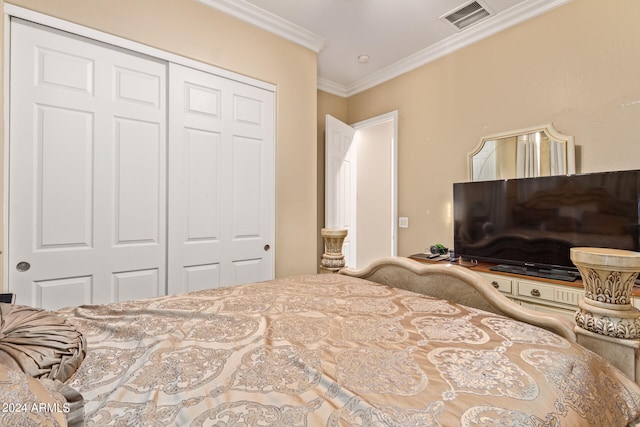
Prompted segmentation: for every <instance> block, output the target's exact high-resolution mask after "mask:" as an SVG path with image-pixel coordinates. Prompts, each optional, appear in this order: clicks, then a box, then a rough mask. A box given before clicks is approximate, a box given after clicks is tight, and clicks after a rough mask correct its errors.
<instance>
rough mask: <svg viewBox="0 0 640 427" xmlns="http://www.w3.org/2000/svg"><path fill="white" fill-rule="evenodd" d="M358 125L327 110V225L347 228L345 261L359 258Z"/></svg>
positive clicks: (344, 247) (349, 261) (350, 261)
mask: <svg viewBox="0 0 640 427" xmlns="http://www.w3.org/2000/svg"><path fill="white" fill-rule="evenodd" d="M354 135H355V129H353V128H352V127H351V126H349V125H347V124H346V123H343V122H341V121H340V120H338V119H336V118H335V117H333V116H331V115H329V114H327V116H326V125H325V227H326V228H346V229H347V230H348V234H347V237H346V239H345V241H344V246H343V249H342V251H343V253H344V256H345V264H346V265H347V266H354V265H353V263H354V262H355V259H356V256H355V254H356V244H355V242H356V221H355V218H356V161H355V160H356V156H355V155H354V153H353V150H352V146H353V137H354Z"/></svg>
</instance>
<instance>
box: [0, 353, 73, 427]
mask: <svg viewBox="0 0 640 427" xmlns="http://www.w3.org/2000/svg"><path fill="white" fill-rule="evenodd" d="M0 405H2V408H0V409H1V410H0V425H3V426H67V425H68V424H67V419H66V416H65V412H68V410H69V409H68V408H69V406H68V403H66V402H65V399H64V397H63V396H62V394H60V393H58V392H56V391H53V390H51V389H47V387H45V385H44V384H42V383H41V382H40V381H39V380H37V379H35V378H32V377H30V376H28V375H25V374H24V373H23V372H20V371H15V370H12V369H9V368H7V367H6V366H4V365H2V364H0Z"/></svg>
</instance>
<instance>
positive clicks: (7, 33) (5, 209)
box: [0, 5, 11, 292]
mask: <svg viewBox="0 0 640 427" xmlns="http://www.w3.org/2000/svg"><path fill="white" fill-rule="evenodd" d="M5 6H6V5H5ZM9 21H10V18H9V15H4V46H3V47H4V58H3V59H4V70H3V71H4V82H3V84H4V96H3V98H4V99H3V105H2V107H3V108H4V116H3V118H4V134H3V136H2V137H3V138H4V139H3V141H4V165H3V166H4V173H3V179H4V186H3V197H2V203H3V205H2V219H3V223H2V224H3V225H2V227H3V231H4V232H3V233H2V234H3V235H4V237H3V241H2V248H3V250H2V264H3V265H4V268H3V269H2V270H3V271H2V283H3V286H2V287H0V289H1V290H2V292H9V254H8V251H7V249H8V248H9V106H10V103H9V99H10V98H9V89H10V81H9V74H10V70H11V60H10V59H11V49H10V47H11V27H10V25H9Z"/></svg>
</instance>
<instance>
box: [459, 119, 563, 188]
mask: <svg viewBox="0 0 640 427" xmlns="http://www.w3.org/2000/svg"><path fill="white" fill-rule="evenodd" d="M574 173H576V166H575V145H574V142H573V136H567V135H563V134H561V133H559V132H558V131H556V130H555V129H554V128H553V125H551V124H549V125H545V126H538V127H532V128H526V129H520V130H517V131H512V132H505V133H500V134H495V135H490V136H487V137H484V138H482V139H481V140H480V143H479V144H478V145H477V146H476V148H475V149H474V150H473V151H472V152H471V153H469V179H470V180H471V181H489V180H495V179H509V178H528V177H536V176H547V175H571V174H574Z"/></svg>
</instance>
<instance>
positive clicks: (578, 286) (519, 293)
mask: <svg viewBox="0 0 640 427" xmlns="http://www.w3.org/2000/svg"><path fill="white" fill-rule="evenodd" d="M409 258H411V259H413V260H416V261H420V262H424V263H431V264H434V263H437V264H442V263H447V262H448V261H433V260H430V259H427V258H425V257H423V256H421V254H416V255H411V256H409ZM460 265H462V266H463V267H466V268H469V269H471V270H473V271H475V272H476V273H478V274H480V275H481V276H483V277H484V278H486V279H487V281H488V282H489V283H491V285H493V287H495V288H496V289H498V290H499V291H501V292H502V293H504V294H505V295H506V296H507V297H509V298H510V299H511V300H513V301H515V302H516V303H518V304H520V305H522V306H524V307H527V308H529V309H532V310H536V311H541V312H546V313H554V314H559V315H562V316H565V317H567V318H569V319H572V320H573V319H574V317H575V313H576V310H577V309H578V301H579V300H580V298H582V297H583V294H584V288H583V285H582V281H581V280H579V279H578V280H576V281H574V282H566V281H562V280H552V279H544V278H540V277H532V276H523V275H520V274H512V273H502V272H496V271H491V270H490V268H491V267H492V266H493V265H494V264H488V263H478V264H475V265H466V264H460ZM632 295H633V305H634V306H635V307H636V308H638V309H640V288H638V287H635V288H634V291H633V293H632Z"/></svg>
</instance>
